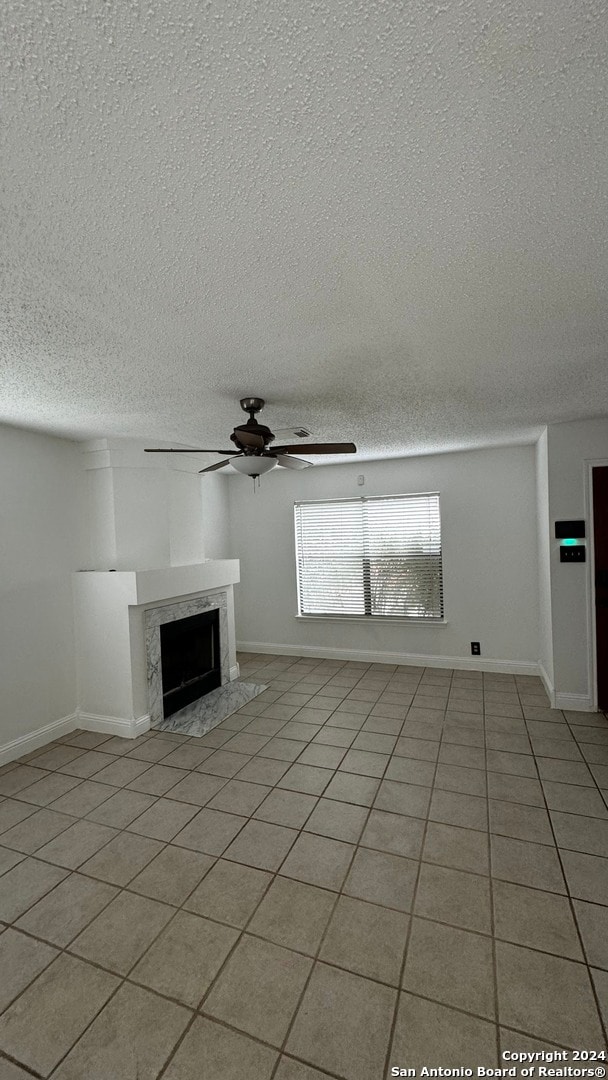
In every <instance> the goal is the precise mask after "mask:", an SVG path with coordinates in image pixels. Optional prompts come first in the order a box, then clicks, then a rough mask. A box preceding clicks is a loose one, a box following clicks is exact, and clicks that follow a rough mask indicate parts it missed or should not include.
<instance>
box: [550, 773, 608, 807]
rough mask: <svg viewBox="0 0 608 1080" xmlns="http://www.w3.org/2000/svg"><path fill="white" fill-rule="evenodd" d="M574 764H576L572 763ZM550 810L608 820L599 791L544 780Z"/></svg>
mask: <svg viewBox="0 0 608 1080" xmlns="http://www.w3.org/2000/svg"><path fill="white" fill-rule="evenodd" d="M574 764H576V762H574ZM543 788H544V791H545V795H546V798H547V806H548V807H549V809H550V810H562V811H564V812H565V813H568V814H583V815H586V816H588V817H597V818H608V810H607V809H606V804H605V802H604V800H603V799H602V796H601V795H600V793H599V791H595V790H594V789H593V788H590V787H584V786H581V785H578V784H572V783H567V784H562V783H553V782H551V781H549V780H545V782H544V784H543Z"/></svg>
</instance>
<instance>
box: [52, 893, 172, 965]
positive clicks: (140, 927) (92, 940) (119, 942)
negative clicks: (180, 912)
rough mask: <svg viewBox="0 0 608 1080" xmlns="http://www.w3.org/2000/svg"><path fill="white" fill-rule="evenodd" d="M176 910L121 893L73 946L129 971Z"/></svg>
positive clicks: (96, 959)
mask: <svg viewBox="0 0 608 1080" xmlns="http://www.w3.org/2000/svg"><path fill="white" fill-rule="evenodd" d="M174 914H175V910H174V908H170V907H168V906H167V905H166V904H159V903H157V902H156V901H155V900H148V898H147V897H145V896H135V895H133V894H132V893H128V892H122V893H119V895H118V896H117V897H116V898H115V899H114V900H112V902H111V903H110V904H109V906H108V907H107V908H105V910H104V911H102V913H101V915H98V916H97V918H96V919H95V920H94V922H92V923H91V924H90V926H88V927H87V929H86V930H84V931H83V932H82V933H81V934H79V936H78V937H77V938H76V940H75V941H74V942H73V943H72V946H71V949H72V951H73V952H75V953H76V955H77V956H82V957H83V958H84V959H85V960H92V961H93V963H95V964H100V965H101V966H102V967H105V968H109V969H110V970H111V971H115V972H117V973H118V974H120V975H126V974H127V973H128V972H129V971H130V970H131V968H132V967H133V965H134V964H135V963H136V962H137V960H139V958H140V956H142V954H143V953H144V952H145V950H146V949H147V948H148V947H149V946H150V945H151V944H152V942H153V941H154V939H155V937H156V936H157V935H158V934H159V933H160V931H161V930H162V929H163V927H164V926H166V924H167V923H168V922H169V919H170V918H171V917H172V916H173V915H174Z"/></svg>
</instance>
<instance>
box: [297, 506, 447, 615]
mask: <svg viewBox="0 0 608 1080" xmlns="http://www.w3.org/2000/svg"><path fill="white" fill-rule="evenodd" d="M295 532H296V562H297V577H298V610H299V613H300V615H345V616H348V615H370V616H379V617H382V616H399V617H401V618H404V617H405V618H416V619H441V618H442V617H443V581H442V569H441V523H440V517H439V495H438V494H437V493H431V494H424V495H389V496H381V497H375V498H362V499H339V500H334V501H332V502H306V503H296V504H295Z"/></svg>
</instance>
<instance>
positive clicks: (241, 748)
mask: <svg viewBox="0 0 608 1080" xmlns="http://www.w3.org/2000/svg"><path fill="white" fill-rule="evenodd" d="M311 738H312V736H311ZM267 742H268V736H266V735H247V734H245V733H244V732H239V733H238V734H237V735H232V738H231V739H229V740H228V741H227V742H226V743H224V744H223V745H224V747H225V749H226V750H227V751H228V752H229V753H232V754H257V753H258V751H259V750H261V749H262V747H263V746H266V743H267Z"/></svg>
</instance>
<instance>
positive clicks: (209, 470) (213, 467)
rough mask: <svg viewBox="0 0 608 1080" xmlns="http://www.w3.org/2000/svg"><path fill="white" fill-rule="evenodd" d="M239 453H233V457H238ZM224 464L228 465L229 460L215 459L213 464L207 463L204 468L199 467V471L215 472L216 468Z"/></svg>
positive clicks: (220, 467)
mask: <svg viewBox="0 0 608 1080" xmlns="http://www.w3.org/2000/svg"><path fill="white" fill-rule="evenodd" d="M240 456H241V455H240V454H233V457H240ZM226 465H230V462H229V461H216V463H215V465H208V466H207V468H206V469H199V470H198V471H199V473H204V472H215V470H216V469H223V468H224V467H225V466H226Z"/></svg>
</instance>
